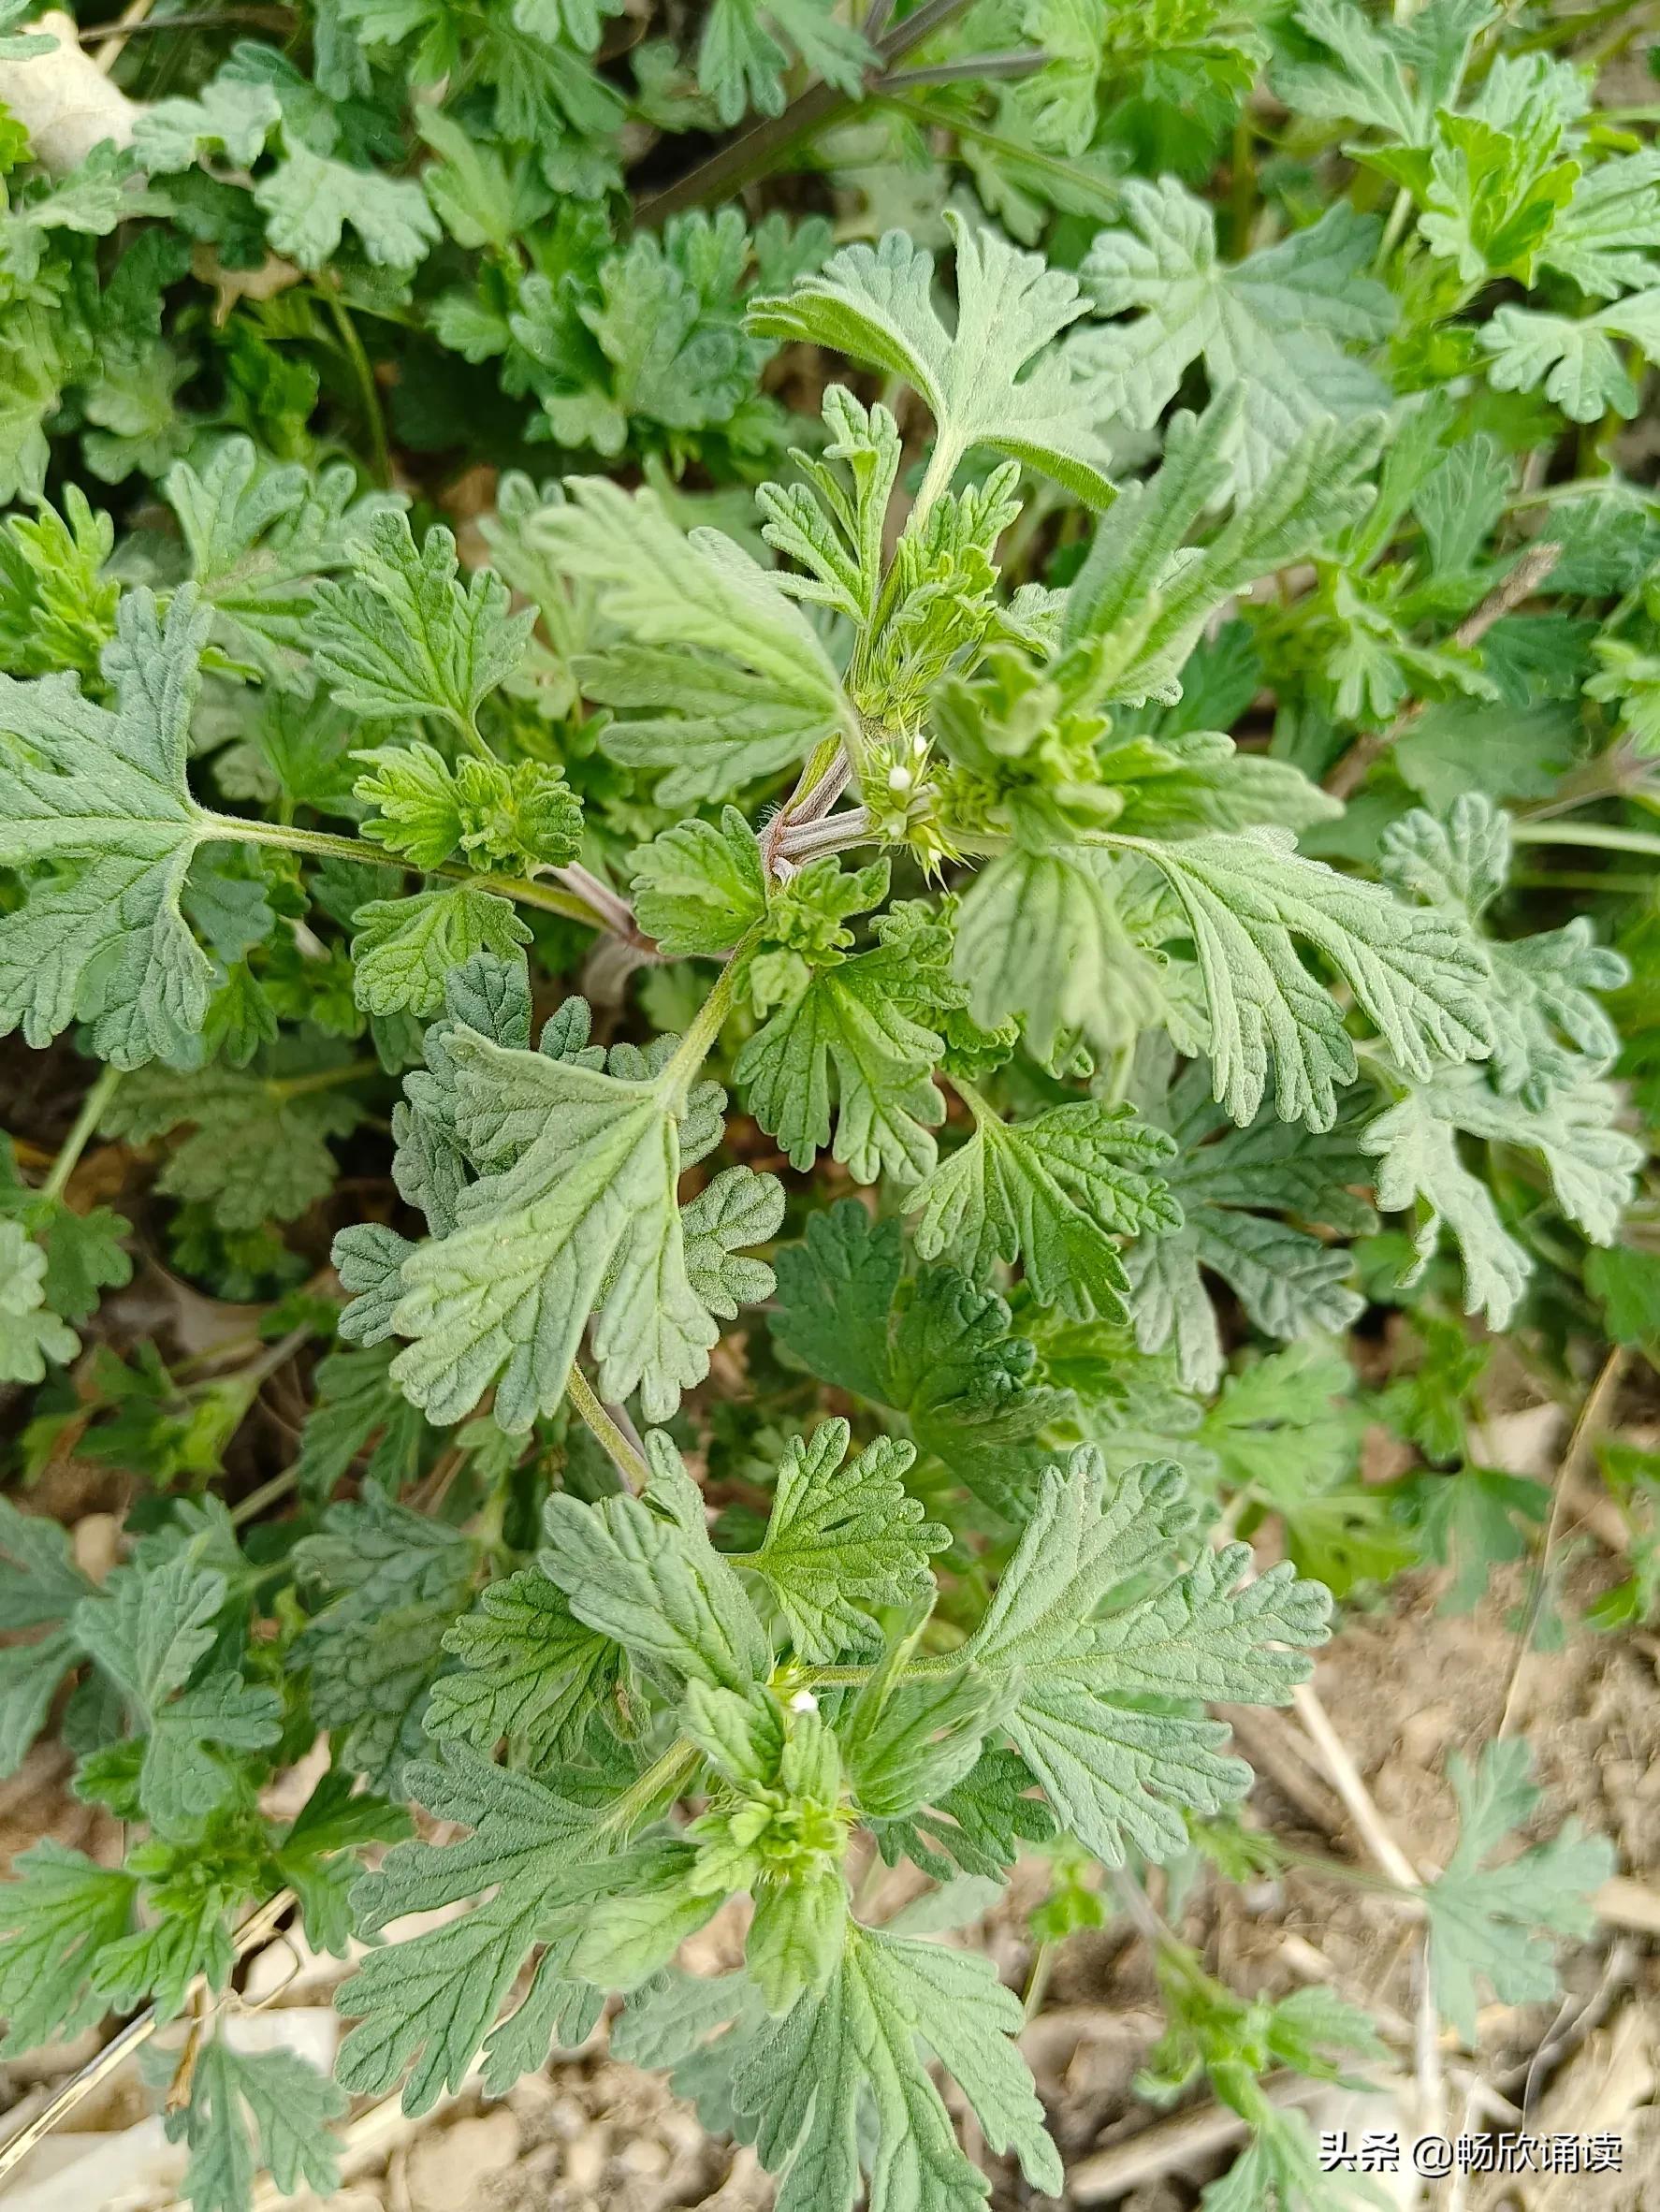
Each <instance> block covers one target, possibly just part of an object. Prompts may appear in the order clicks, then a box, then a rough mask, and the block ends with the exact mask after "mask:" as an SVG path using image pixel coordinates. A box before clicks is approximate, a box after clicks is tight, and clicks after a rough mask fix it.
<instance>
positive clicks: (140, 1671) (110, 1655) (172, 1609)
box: [72, 1550, 283, 1835]
mask: <svg viewBox="0 0 1660 2212" xmlns="http://www.w3.org/2000/svg"><path fill="white" fill-rule="evenodd" d="M225 1600H226V1581H225V1577H224V1576H223V1575H221V1574H219V1573H217V1572H215V1571H214V1570H213V1569H212V1568H211V1567H205V1566H201V1565H198V1564H197V1562H196V1560H195V1558H194V1557H193V1555H192V1552H191V1551H190V1550H181V1551H178V1552H175V1553H174V1555H173V1557H172V1558H171V1559H170V1560H168V1561H167V1563H166V1564H164V1565H162V1566H159V1567H155V1568H150V1569H146V1568H144V1567H140V1566H138V1565H131V1566H124V1567H118V1568H116V1570H115V1571H114V1573H113V1574H111V1575H110V1577H109V1580H108V1581H107V1582H106V1583H105V1584H104V1587H103V1589H102V1590H101V1591H100V1592H99V1593H97V1594H95V1595H93V1596H88V1597H84V1598H82V1600H81V1601H80V1604H79V1605H78V1606H77V1607H76V1608H75V1613H74V1616H73V1623H72V1625H73V1627H74V1630H75V1634H76V1636H77V1637H79V1639H80V1644H81V1647H82V1648H83V1650H85V1651H86V1652H88V1653H90V1655H91V1656H92V1657H93V1658H94V1659H95V1660H96V1661H97V1663H98V1665H99V1666H101V1667H102V1668H103V1669H104V1671H105V1672H106V1673H107V1674H108V1675H109V1676H110V1677H112V1679H113V1680H114V1681H115V1682H116V1683H117V1684H118V1685H119V1686H120V1688H121V1691H122V1693H123V1695H124V1697H125V1699H126V1701H127V1703H128V1705H129V1707H130V1708H131V1710H132V1711H133V1713H134V1715H135V1716H136V1718H137V1719H138V1723H139V1725H140V1727H141V1728H142V1729H144V1730H145V1732H146V1733H145V1740H144V1754H143V1762H142V1765H141V1766H140V1768H139V1770H138V1801H139V1804H140V1805H141V1806H142V1808H143V1811H144V1814H145V1817H146V1818H147V1819H148V1820H149V1821H150V1822H151V1823H152V1825H153V1826H154V1827H155V1828H156V1829H157V1831H158V1832H159V1833H161V1834H163V1835H179V1834H187V1833H188V1832H189V1831H190V1829H191V1828H192V1826H194V1825H195V1824H196V1823H197V1822H198V1821H199V1820H200V1819H201V1818H202V1816H203V1815H204V1814H206V1813H209V1812H212V1810H213V1808H214V1807H215V1806H216V1805H219V1804H222V1803H223V1802H224V1800H225V1798H226V1797H227V1796H228V1795H229V1793H230V1791H231V1788H232V1787H233V1783H234V1777H233V1774H232V1771H231V1769H230V1768H229V1767H228V1766H227V1765H226V1763H225V1762H224V1761H223V1760H222V1759H220V1758H219V1757H218V1756H217V1755H216V1754H217V1753H218V1752H219V1751H228V1752H253V1751H260V1750H263V1749H265V1748H266V1747H267V1746H268V1745H269V1744H272V1743H274V1742H275V1741H276V1740H277V1738H278V1735H279V1734H280V1732H281V1725H282V1712H283V1701H282V1699H281V1698H280V1697H279V1696H278V1695H277V1694H276V1692H275V1691H274V1690H269V1689H254V1688H251V1687H250V1686H249V1685H248V1684H247V1683H246V1682H244V1681H242V1678H241V1677H240V1674H237V1673H234V1672H217V1671H216V1672H213V1673H211V1674H209V1675H208V1676H207V1677H206V1679H205V1680H204V1681H200V1682H197V1683H194V1684H192V1683H191V1682H190V1680H189V1678H190V1676H191V1675H192V1674H193V1672H194V1671H195V1669H196V1666H197V1661H198V1660H199V1659H200V1658H201V1657H202V1656H203V1654H204V1653H205V1652H207V1650H208V1648H209V1646H210V1645H211V1643H212V1641H213V1636H214V1630H213V1623H214V1620H215V1619H216V1617H217V1615H218V1614H219V1612H220V1610H221V1608H223V1606H224V1604H225Z"/></svg>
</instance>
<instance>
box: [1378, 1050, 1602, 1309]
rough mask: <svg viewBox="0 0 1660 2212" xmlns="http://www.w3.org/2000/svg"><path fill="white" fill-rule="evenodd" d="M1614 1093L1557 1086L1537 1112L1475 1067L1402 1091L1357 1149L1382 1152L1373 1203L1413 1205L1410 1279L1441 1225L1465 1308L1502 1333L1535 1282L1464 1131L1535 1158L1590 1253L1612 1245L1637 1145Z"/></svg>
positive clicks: (1584, 1082) (1587, 1080) (1591, 1085)
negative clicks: (1455, 1250) (1455, 1257)
mask: <svg viewBox="0 0 1660 2212" xmlns="http://www.w3.org/2000/svg"><path fill="white" fill-rule="evenodd" d="M1619 1113H1620V1097H1619V1093H1618V1092H1617V1091H1616V1090H1615V1089H1614V1088H1613V1086H1612V1085H1611V1084H1606V1083H1600V1082H1598V1081H1596V1080H1595V1079H1594V1077H1591V1076H1580V1078H1578V1080H1575V1081H1572V1082H1569V1083H1566V1084H1561V1085H1559V1086H1557V1087H1555V1088H1553V1089H1552V1090H1551V1094H1550V1095H1549V1097H1548V1098H1547V1099H1545V1100H1544V1102H1543V1103H1542V1104H1541V1105H1539V1106H1529V1105H1528V1104H1527V1103H1526V1101H1525V1099H1522V1098H1520V1097H1518V1098H1506V1097H1504V1096H1503V1095H1502V1094H1501V1093H1500V1092H1498V1091H1497V1090H1495V1089H1494V1088H1493V1084H1492V1083H1491V1082H1490V1081H1489V1080H1488V1078H1487V1076H1486V1074H1485V1073H1484V1072H1483V1071H1481V1070H1478V1069H1449V1070H1445V1071H1444V1072H1439V1073H1437V1074H1435V1075H1434V1077H1432V1078H1431V1079H1430V1080H1429V1081H1427V1082H1424V1083H1420V1084H1413V1085H1410V1086H1408V1087H1407V1089H1406V1092H1405V1097H1404V1098H1402V1099H1398V1100H1397V1102H1396V1103H1395V1104H1394V1105H1393V1106H1391V1107H1390V1108H1389V1109H1388V1110H1387V1112H1385V1113H1380V1114H1379V1115H1378V1117H1377V1119H1376V1121H1374V1122H1371V1123H1369V1124H1368V1126H1367V1127H1366V1128H1365V1129H1364V1130H1363V1131H1362V1132H1361V1138H1360V1142H1361V1147H1362V1149H1363V1150H1365V1151H1367V1152H1371V1153H1376V1155H1377V1202H1378V1204H1379V1205H1380V1206H1381V1207H1382V1208H1384V1210H1385V1211H1386V1212H1394V1211H1397V1210H1405V1209H1407V1208H1415V1209H1417V1210H1418V1213H1419V1222H1420V1225H1419V1228H1418V1231H1417V1234H1416V1237H1415V1239H1414V1243H1415V1244H1416V1248H1417V1252H1418V1264H1417V1266H1416V1267H1415V1268H1414V1270H1413V1271H1412V1273H1411V1275H1409V1276H1408V1278H1407V1280H1408V1281H1409V1282H1410V1281H1415V1280H1416V1279H1417V1277H1418V1275H1419V1274H1420V1273H1422V1271H1423V1269H1424V1268H1425V1267H1426V1266H1428V1264H1429V1262H1430V1260H1431V1259H1432V1258H1433V1257H1434V1251H1435V1246H1436V1244H1437V1243H1438V1242H1439V1240H1440V1234H1441V1230H1442V1229H1443V1228H1446V1229H1447V1230H1449V1231H1450V1232H1451V1235H1452V1238H1453V1241H1454V1243H1455V1244H1457V1245H1458V1247H1459V1250H1460V1252H1461V1253H1462V1255H1463V1265H1464V1310H1465V1312H1466V1313H1484V1314H1485V1315H1486V1316H1487V1318H1488V1320H1489V1322H1490V1323H1491V1325H1492V1326H1493V1328H1494V1329H1505V1328H1507V1327H1508V1326H1509V1323H1510V1319H1511V1317H1512V1316H1513V1315H1514V1313H1515V1311H1516V1307H1517V1305H1518V1304H1519V1302H1520V1301H1521V1298H1522V1292H1523V1290H1524V1289H1525V1288H1526V1287H1527V1281H1528V1277H1529V1275H1530V1273H1532V1263H1531V1261H1530V1259H1529V1258H1528V1255H1527V1253H1526V1251H1525V1250H1524V1249H1523V1248H1522V1245H1521V1244H1518V1243H1517V1242H1516V1241H1515V1239H1514V1238H1513V1237H1512V1236H1511V1235H1510V1233H1509V1231H1508V1230H1507V1229H1506V1227H1505V1225H1504V1222H1503V1220H1502V1219H1501V1218H1500V1215H1499V1212H1498V1208H1497V1206H1496V1205H1495V1204H1494V1202H1493V1196H1492V1193H1491V1192H1490V1191H1489V1189H1488V1187H1487V1185H1486V1184H1485V1183H1484V1182H1482V1181H1481V1180H1480V1178H1479V1177H1478V1176H1477V1175H1475V1174H1474V1173H1473V1172H1472V1171H1470V1169H1469V1168H1467V1167H1466V1166H1465V1165H1464V1163H1463V1159H1462V1158H1461V1157H1459V1146H1458V1139H1459V1136H1460V1134H1461V1132H1462V1133H1463V1134H1464V1135H1466V1136H1470V1137H1475V1138H1477V1139H1478V1140H1480V1141H1481V1142H1485V1143H1490V1144H1516V1145H1520V1146H1522V1148H1523V1149H1525V1150H1530V1151H1534V1152H1536V1153H1537V1154H1538V1155H1539V1157H1541V1159H1542V1160H1543V1162H1544V1165H1545V1170H1546V1172H1547V1174H1548V1175H1549V1176H1550V1179H1551V1192H1552V1194H1553V1196H1554V1197H1555V1200H1556V1203H1557V1204H1558V1206H1560V1207H1561V1209H1562V1211H1563V1213H1564V1214H1565V1215H1567V1217H1568V1219H1569V1220H1570V1221H1572V1222H1573V1223H1575V1225H1576V1226H1577V1227H1578V1228H1580V1230H1583V1231H1584V1233H1585V1235H1586V1236H1587V1237H1588V1238H1589V1239H1590V1240H1591V1242H1592V1243H1593V1244H1612V1243H1613V1242H1614V1238H1615V1236H1616V1234H1617V1232H1618V1230H1619V1226H1620V1216H1621V1215H1622V1213H1623V1212H1624V1208H1625V1207H1626V1206H1627V1205H1628V1204H1629V1203H1630V1202H1631V1199H1632V1196H1633V1194H1634V1192H1635V1189H1636V1177H1637V1173H1638V1169H1639V1168H1640V1166H1641V1164H1642V1159H1643V1148H1642V1146H1641V1145H1640V1144H1639V1143H1638V1141H1637V1140H1636V1138H1634V1137H1630V1136H1627V1135H1626V1133H1625V1132H1624V1129H1622V1128H1620V1127H1619V1126H1618V1116H1619Z"/></svg>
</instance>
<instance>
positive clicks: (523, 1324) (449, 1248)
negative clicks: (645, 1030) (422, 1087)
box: [361, 1002, 730, 1432]
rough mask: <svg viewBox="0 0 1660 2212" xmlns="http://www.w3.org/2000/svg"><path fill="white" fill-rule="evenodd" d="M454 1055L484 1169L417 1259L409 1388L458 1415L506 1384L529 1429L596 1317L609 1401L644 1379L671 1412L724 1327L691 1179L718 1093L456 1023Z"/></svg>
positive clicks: (559, 1388) (678, 1070)
mask: <svg viewBox="0 0 1660 2212" xmlns="http://www.w3.org/2000/svg"><path fill="white" fill-rule="evenodd" d="M578 1003H579V1002H578ZM584 1014H586V1010H584ZM583 1035H584V1037H585V1036H586V1027H584V1029H583ZM664 1049H665V1050H666V1048H664ZM444 1054H445V1056H446V1059H447V1062H448V1064H449V1066H450V1068H451V1070H452V1071H453V1073H452V1077H451V1078H450V1080H452V1081H453V1084H454V1092H453V1096H454V1100H455V1103H454V1108H453V1112H454V1117H455V1120H454V1126H455V1128H456V1130H457V1132H458V1135H459V1140H460V1142H461V1144H462V1146H463V1148H464V1150H465V1151H466V1152H467V1153H468V1155H469V1156H470V1157H472V1158H473V1160H474V1162H475V1163H476V1164H477V1165H478V1166H479V1167H480V1168H481V1169H483V1170H484V1171H485V1172H484V1173H483V1174H482V1176H481V1178H480V1180H479V1181H478V1182H476V1183H474V1184H473V1185H471V1186H469V1187H468V1188H467V1189H465V1190H464V1191H461V1192H460V1193H459V1196H458V1198H457V1201H456V1217H457V1222H458V1226H457V1228H456V1229H455V1230H453V1231H451V1233H449V1234H448V1235H446V1236H443V1237H437V1238H433V1239H430V1240H429V1241H428V1242H427V1243H426V1244H421V1245H419V1246H417V1247H416V1249H415V1252H414V1253H413V1254H412V1255H411V1257H410V1258H409V1259H407V1260H406V1261H404V1263H403V1268H402V1296H401V1298H400V1302H399V1303H398V1305H397V1307H396V1311H395V1314H394V1317H393V1318H394V1323H395V1326H396V1328H397V1330H398V1332H399V1333H400V1334H401V1335H404V1336H408V1337H412V1338H413V1339H414V1340H415V1341H414V1342H413V1343H412V1344H411V1345H410V1346H409V1347H408V1348H407V1349H406V1350H405V1351H403V1352H402V1353H400V1355H399V1358H398V1361H397V1362H396V1364H395V1366H394V1368H393V1373H394V1374H395V1375H396V1376H397V1378H398V1380H399V1382H400V1385H401V1386H402V1388H403V1389H404V1390H406V1391H407V1392H408V1394H409V1396H410V1397H411V1398H412V1399H413V1400H414V1402H415V1404H418V1405H420V1406H422V1407H424V1408H425V1410H426V1411H427V1414H428V1416H429V1418H430V1419H434V1420H436V1421H439V1422H440V1423H444V1422H448V1421H450V1420H455V1419H459V1418H460V1416H461V1415H462V1414H463V1413H465V1412H467V1411H468V1410H470V1408H471V1407H472V1406H473V1405H474V1404H476V1403H477V1401H478V1399H479V1397H480V1395H481V1394H482V1392H483V1391H484V1390H485V1389H486V1388H487V1387H488V1384H489V1383H490V1382H491V1381H493V1380H496V1379H497V1377H498V1376H499V1377H500V1382H499V1387H498V1391H497V1397H496V1404H495V1413H496V1419H497V1420H498V1421H499V1422H500V1423H501V1424H502V1427H503V1428H505V1429H507V1430H509V1431H510V1432H517V1431H518V1430H520V1429H524V1428H528V1427H529V1426H530V1423H531V1420H532V1419H533V1418H534V1417H535V1414H536V1413H537V1412H538V1411H542V1412H551V1411H552V1410H553V1409H554V1407H556V1406H557V1405H558V1404H559V1403H560V1401H561V1398H562V1396H563V1394H564V1389H565V1379H566V1377H567V1375H569V1373H570V1367H571V1361H572V1360H573V1359H574V1358H575V1350H576V1345H577V1341H578V1339H579V1337H580V1335H581V1332H582V1329H583V1327H584V1324H585V1323H586V1321H587V1320H588V1317H589V1316H590V1314H591V1315H592V1316H593V1317H594V1324H593V1348H594V1353H595V1356H596V1358H597V1359H598V1360H599V1361H600V1363H601V1388H602V1390H603V1391H604V1395H605V1396H606V1397H607V1398H611V1399H615V1400H624V1399H627V1398H628V1397H629V1396H630V1395H631V1394H632V1393H633V1390H636V1389H639V1390H641V1391H642V1401H641V1402H642V1404H643V1406H644V1408H645V1411H646V1414H647V1418H648V1419H662V1418H664V1417H665V1416H666V1415H667V1414H668V1413H669V1412H671V1411H672V1410H673V1408H674V1406H675V1404H676V1403H677V1399H678V1396H679V1393H680V1391H681V1390H683V1389H689V1388H690V1387H691V1385H692V1384H693V1383H695V1382H697V1381H700V1380H701V1379H702V1377H703V1375H705V1373H706V1370H707V1364H708V1353H709V1348H710V1347H711V1346H713V1345H714V1343H715V1342H716V1339H717V1337H718V1335H719V1330H718V1328H717V1325H716V1322H715V1320H714V1317H713V1315H712V1314H711V1312H710V1309H709V1306H708V1305H707V1304H706V1302H705V1301H704V1299H703V1298H702V1297H700V1295H699V1293H698V1289H697V1287H696V1286H695V1285H694V1283H693V1281H692V1275H691V1273H690V1254H689V1251H688V1245H687V1239H686V1231H685V1225H684V1223H683V1220H682V1216H681V1214H680V1211H679V1207H678V1204H677V1187H676V1186H677V1183H678V1180H679V1175H680V1170H681V1167H682V1164H683V1150H682V1132H683V1129H684V1133H685V1136H686V1137H687V1138H692V1137H695V1138H696V1139H697V1144H698V1149H697V1151H696V1152H693V1153H692V1155H691V1157H701V1153H702V1151H705V1150H707V1149H708V1148H709V1146H710V1145H711V1144H712V1143H713V1142H716V1141H717V1140H718V1138H719V1133H720V1120H719V1113H720V1106H721V1093H720V1092H719V1091H718V1090H717V1089H716V1088H715V1086H714V1085H712V1084H708V1085H702V1086H698V1087H696V1088H690V1087H689V1086H690V1073H689V1071H688V1070H686V1069H685V1068H684V1067H682V1066H679V1065H677V1064H676V1063H675V1061H674V1060H673V1059H672V1058H670V1059H665V1058H664V1056H663V1052H657V1053H656V1054H655V1056H654V1058H653V1059H652V1060H651V1061H648V1060H646V1059H645V1058H644V1057H643V1056H642V1055H638V1054H633V1057H632V1060H630V1061H629V1063H628V1064H629V1066H630V1068H631V1072H630V1073H629V1074H628V1075H626V1076H622V1075H615V1074H603V1073H601V1072H600V1070H598V1069H597V1068H595V1067H593V1066H592V1065H591V1060H592V1056H593V1055H591V1054H590V1053H588V1052H586V1051H583V1052H579V1053H578V1054H577V1055H576V1056H575V1057H572V1058H552V1057H550V1056H549V1046H548V1041H547V1039H546V1037H545V1038H544V1045H543V1050H542V1051H540V1052H534V1053H532V1052H529V1051H525V1050H518V1049H512V1048H509V1047H505V1046H502V1045H499V1044H496V1043H494V1042H493V1041H490V1040H489V1039H488V1038H486V1037H483V1036H481V1035H479V1034H478V1033H477V1032H476V1031H474V1030H472V1029H469V1028H466V1027H462V1026H457V1027H455V1028H454V1029H453V1030H451V1031H449V1033H448V1034H447V1036H446V1037H445V1039H444ZM636 1064H637V1070H636ZM693 1233H694V1234H695V1235H697V1236H698V1237H699V1238H700V1240H701V1238H702V1237H703V1236H704V1235H706V1234H708V1233H712V1230H708V1229H706V1227H705V1225H704V1224H703V1223H701V1222H695V1223H694V1224H693ZM718 1241H719V1240H717V1242H718ZM706 1257H707V1256H705V1258H706ZM721 1282H722V1286H723V1289H722V1295H723V1296H725V1295H727V1294H728V1293H727V1288H726V1286H729V1283H730V1277H729V1275H727V1274H726V1273H724V1272H722V1273H721ZM361 1341H366V1342H370V1341H373V1340H372V1339H371V1338H365V1339H362V1340H361Z"/></svg>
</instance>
